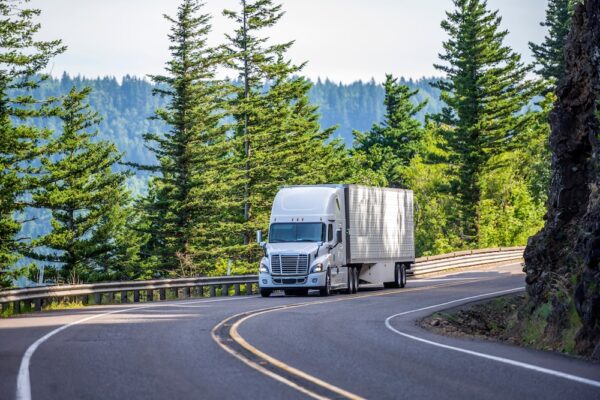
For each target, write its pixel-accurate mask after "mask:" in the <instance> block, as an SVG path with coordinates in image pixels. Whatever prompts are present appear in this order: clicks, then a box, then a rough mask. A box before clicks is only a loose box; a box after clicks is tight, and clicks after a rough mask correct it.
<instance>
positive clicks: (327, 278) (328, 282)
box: [319, 271, 331, 297]
mask: <svg viewBox="0 0 600 400" xmlns="http://www.w3.org/2000/svg"><path fill="white" fill-rule="evenodd" d="M330 294H331V275H330V274H329V271H327V275H325V287H323V288H321V289H319V295H320V296H321V297H327V296H329V295H330Z"/></svg>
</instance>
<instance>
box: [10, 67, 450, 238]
mask: <svg viewBox="0 0 600 400" xmlns="http://www.w3.org/2000/svg"><path fill="white" fill-rule="evenodd" d="M431 80H432V79H420V80H417V81H412V80H408V81H406V80H402V82H403V83H405V84H407V85H408V86H410V87H411V88H418V89H419V90H420V92H419V94H418V95H417V96H415V101H423V100H424V99H428V105H427V106H426V107H425V108H424V109H423V110H422V111H421V113H420V114H419V118H420V119H421V120H423V118H424V116H425V114H426V113H435V112H437V111H439V109H440V106H441V104H440V102H439V100H438V95H439V92H438V91H437V90H436V89H433V88H431V87H430V86H429V82H430V81H431ZM73 85H75V86H77V87H79V88H81V87H83V86H89V87H91V88H92V89H93V91H92V93H91V95H90V96H89V101H90V105H91V106H92V107H93V108H94V110H96V111H97V112H98V114H99V115H100V116H101V117H102V118H103V120H102V122H101V124H100V126H99V129H98V130H99V133H100V134H99V138H100V139H104V140H109V141H111V142H113V143H115V144H116V146H117V148H118V149H119V150H120V151H122V152H123V153H125V160H126V161H130V162H135V163H140V164H154V163H155V159H154V156H153V155H152V153H151V152H150V151H148V150H147V149H146V147H145V146H144V140H143V137H142V135H143V134H144V133H147V132H157V133H159V132H164V130H165V129H166V127H165V125H164V124H163V123H161V122H160V121H158V120H154V119H151V118H150V117H151V116H152V115H153V113H154V110H155V109H157V108H159V107H163V106H165V104H166V101H165V99H162V98H160V97H158V96H153V95H152V88H153V87H154V86H153V84H152V83H150V82H148V81H147V80H145V79H140V78H137V77H132V76H126V77H125V78H123V80H122V82H119V81H117V80H116V79H115V78H110V77H107V78H97V79H87V78H81V77H70V76H69V75H67V74H64V75H63V76H62V77H61V78H60V79H50V80H48V81H46V82H44V83H43V84H42V86H41V87H40V88H38V89H37V90H36V92H35V93H34V96H35V97H37V98H48V97H51V96H57V97H58V96H61V95H63V94H66V93H68V91H69V90H70V89H71V87H73ZM383 97H384V90H383V87H382V86H381V85H379V84H377V83H375V82H374V81H370V82H361V81H358V82H354V83H351V84H339V83H333V82H331V81H329V80H325V81H321V80H318V81H317V82H316V83H315V84H314V86H313V88H312V89H311V92H310V99H311V101H312V102H313V104H316V105H318V106H319V112H320V114H321V126H322V127H324V128H325V127H331V126H335V125H337V126H338V129H337V131H336V133H335V136H336V137H339V138H342V139H343V140H344V142H345V143H346V145H347V146H352V130H353V129H357V130H361V131H365V130H368V129H370V128H371V125H372V124H373V123H375V122H380V121H381V119H382V117H383V112H384V110H383ZM40 123H42V122H40ZM43 124H44V126H46V127H48V128H51V129H53V130H58V129H60V125H59V123H58V120H52V119H44V121H43ZM147 178H148V176H147V174H142V173H139V172H138V173H137V175H136V176H133V177H132V178H130V179H129V180H128V184H129V187H130V189H131V190H132V192H133V193H134V194H140V193H142V192H144V190H145V188H146V184H147ZM27 214H28V215H27V219H28V218H30V217H32V216H34V217H36V218H37V219H36V220H34V221H31V222H28V223H25V224H24V225H23V229H22V232H21V235H22V236H25V237H37V236H38V235H40V234H41V233H46V232H47V231H48V230H49V221H48V218H49V215H47V213H40V212H37V211H33V210H28V212H27Z"/></svg>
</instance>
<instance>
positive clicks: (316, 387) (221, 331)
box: [211, 278, 496, 400]
mask: <svg viewBox="0 0 600 400" xmlns="http://www.w3.org/2000/svg"><path fill="white" fill-rule="evenodd" d="M492 279H496V278H484V279H478V280H468V281H466V282H453V283H446V284H439V285H431V286H423V287H418V288H410V289H403V290H400V291H398V290H386V291H382V292H377V293H369V294H363V295H354V296H346V297H341V298H336V299H329V300H318V301H312V302H306V303H296V304H289V305H283V306H277V307H270V308H263V309H259V310H253V311H248V312H244V313H240V314H236V315H233V316H231V317H229V318H227V319H225V320H223V321H221V322H219V323H218V324H217V325H216V326H215V327H214V328H213V329H212V331H211V336H212V338H213V340H214V341H215V342H216V343H217V344H218V345H219V346H220V347H221V348H222V349H223V350H225V351H227V352H228V353H229V354H231V355H233V356H234V357H236V358H237V359H238V360H240V361H242V362H243V363H244V364H246V365H248V366H249V367H251V368H253V369H255V370H257V371H259V372H260V373H262V374H264V375H266V376H268V377H270V378H273V379H275V380H276V381H278V382H281V383H283V384H285V385H287V386H289V387H291V388H293V389H296V390H298V391H299V392H301V393H304V394H305V395H307V396H309V397H312V398H314V399H320V400H322V399H330V398H331V397H330V396H334V397H337V398H339V397H342V398H345V399H351V400H364V398H363V397H361V396H359V395H357V394H354V393H351V392H349V391H347V390H344V389H342V388H340V387H338V386H335V385H332V384H330V383H328V382H325V381H323V380H321V379H319V378H317V377H315V376H313V375H310V374H308V373H306V372H304V371H301V370H299V369H297V368H294V367H292V366H290V365H288V364H286V363H284V362H283V361H281V360H278V359H276V358H274V357H271V356H270V355H268V354H266V353H264V352H262V351H260V350H259V349H257V348H256V347H254V346H252V345H251V344H250V343H248V341H246V339H244V338H243V337H242V336H241V335H240V333H239V327H240V325H242V324H243V323H244V322H246V321H247V320H249V319H250V318H254V317H257V316H259V315H264V314H268V313H272V312H275V311H284V310H288V309H292V308H299V307H308V306H313V305H317V304H325V303H335V302H339V301H349V300H357V299H364V298H368V297H376V296H389V295H395V294H396V295H397V294H403V293H409V292H417V291H423V290H431V289H435V288H440V287H449V286H459V285H462V284H464V283H472V282H483V281H488V280H492ZM275 371H278V372H279V373H278V372H275ZM307 386H309V387H307Z"/></svg>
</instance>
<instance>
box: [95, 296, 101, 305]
mask: <svg viewBox="0 0 600 400" xmlns="http://www.w3.org/2000/svg"><path fill="white" fill-rule="evenodd" d="M94 303H95V304H96V305H100V304H102V293H94Z"/></svg>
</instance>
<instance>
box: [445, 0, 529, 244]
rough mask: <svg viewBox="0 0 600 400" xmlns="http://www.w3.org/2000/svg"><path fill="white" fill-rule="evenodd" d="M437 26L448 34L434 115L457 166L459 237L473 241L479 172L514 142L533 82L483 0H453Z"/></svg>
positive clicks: (476, 230) (525, 115)
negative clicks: (439, 102) (441, 105)
mask: <svg viewBox="0 0 600 400" xmlns="http://www.w3.org/2000/svg"><path fill="white" fill-rule="evenodd" d="M453 2H454V6H455V9H454V10H453V11H451V12H447V13H446V16H447V18H446V20H444V21H442V24H441V26H442V28H443V29H444V30H445V31H446V32H447V33H448V35H449V39H448V40H447V41H445V42H444V44H443V46H444V53H443V54H440V56H439V57H440V59H441V60H442V61H443V62H444V64H442V65H437V64H436V65H435V68H436V69H438V70H439V71H441V72H444V73H445V74H446V77H445V79H443V80H440V81H438V82H436V83H435V84H434V86H435V87H437V88H439V89H440V90H441V99H442V100H443V101H444V102H445V103H446V105H447V106H446V107H445V108H444V109H443V111H442V112H441V113H440V114H437V116H436V119H437V120H438V121H439V122H440V123H442V127H443V133H444V135H445V136H446V140H447V143H448V146H449V150H450V151H451V162H452V163H453V164H455V165H457V166H458V167H459V179H458V180H457V182H458V184H457V186H456V187H455V188H454V192H455V194H456V195H457V196H458V197H459V198H460V201H461V210H460V211H461V215H460V216H459V218H460V219H461V220H462V221H463V227H462V232H461V236H462V237H463V239H464V240H465V241H466V242H467V243H475V242H476V241H477V239H478V233H479V201H480V197H481V187H480V182H479V174H480V173H481V172H482V169H483V168H484V166H485V165H486V163H487V162H488V160H489V159H490V158H491V157H492V156H494V155H496V154H499V153H502V152H504V151H506V150H508V149H510V147H511V146H512V145H513V144H514V138H516V137H518V136H519V134H520V132H521V131H522V130H523V129H524V127H525V126H527V123H528V121H529V120H530V119H531V115H530V114H528V113H523V111H524V110H525V109H526V107H527V105H528V103H529V102H530V100H531V98H532V97H533V95H534V94H536V93H539V89H540V88H539V85H538V84H534V83H533V82H531V81H529V80H527V79H526V76H527V73H528V72H529V71H530V67H525V66H524V65H523V63H522V62H521V58H520V56H519V54H517V53H515V52H514V51H512V50H511V48H510V47H508V46H506V45H504V44H503V41H504V39H505V37H506V35H507V34H508V32H507V31H506V30H501V28H500V23H501V17H500V16H499V15H498V11H489V10H488V9H487V2H486V1H484V0H454V1H453Z"/></svg>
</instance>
